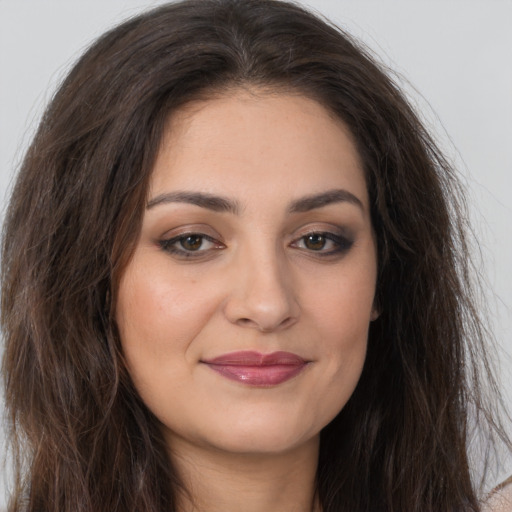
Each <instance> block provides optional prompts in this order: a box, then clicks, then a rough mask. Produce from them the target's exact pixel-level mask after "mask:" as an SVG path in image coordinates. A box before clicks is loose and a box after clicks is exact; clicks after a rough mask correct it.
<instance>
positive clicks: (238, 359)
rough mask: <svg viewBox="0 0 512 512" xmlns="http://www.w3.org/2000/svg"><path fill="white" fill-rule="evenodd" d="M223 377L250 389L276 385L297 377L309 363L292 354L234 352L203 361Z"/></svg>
mask: <svg viewBox="0 0 512 512" xmlns="http://www.w3.org/2000/svg"><path fill="white" fill-rule="evenodd" d="M201 362H202V363H204V364H206V365H207V366H208V367H209V368H211V369H212V370H214V371H216V372H217V373H219V374H220V375H222V376H223V377H225V378H227V379H230V380H234V381H237V382H240V383H242V384H246V385H249V386H259V387H271V386H277V385H278V384H281V383H283V382H285V381H287V380H290V379H291V378H293V377H295V376H296V375H298V374H299V373H300V372H302V370H304V369H305V368H306V366H307V365H308V363H309V361H306V360H305V359H303V358H302V357H300V356H298V355H296V354H292V353H291V352H272V353H270V354H261V353H259V352H253V351H241V352H231V353H229V354H223V355H221V356H218V357H215V358H213V359H208V360H205V361H201Z"/></svg>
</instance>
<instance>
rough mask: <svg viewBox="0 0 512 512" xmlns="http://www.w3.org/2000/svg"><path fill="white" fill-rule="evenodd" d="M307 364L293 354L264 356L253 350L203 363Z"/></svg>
mask: <svg viewBox="0 0 512 512" xmlns="http://www.w3.org/2000/svg"><path fill="white" fill-rule="evenodd" d="M306 362H307V361H306V360H305V359H303V358H302V357H300V356H298V355H297V354H293V353H291V352H282V351H280V352H272V353H270V354H262V353H260V352H256V351H252V350H244V351H239V352H230V353H228V354H222V355H220V356H217V357H214V358H212V359H207V360H203V363H206V364H216V365H224V366H272V365H287V366H300V365H303V364H305V363H306Z"/></svg>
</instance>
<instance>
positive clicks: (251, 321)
mask: <svg viewBox="0 0 512 512" xmlns="http://www.w3.org/2000/svg"><path fill="white" fill-rule="evenodd" d="M269 252H274V254H268V255H262V254H261V252H259V253H258V254H252V255H247V254H245V255H240V257H239V258H238V260H237V261H236V263H234V266H233V267H232V270H233V273H230V276H229V279H231V282H230V294H229V296H228V298H227V300H226V302H225V306H224V313H225V315H226V317H227V319H228V320H229V321H230V322H231V323H234V324H236V325H239V326H242V327H249V328H253V329H257V330H259V331H261V332H274V331H279V330H281V329H286V328H288V327H291V326H292V325H293V324H295V323H296V322H297V320H298V318H299V315H300V306H299V302H298V300H297V297H296V295H295V293H294V286H293V276H292V275H291V272H290V270H289V268H288V266H287V263H286V261H284V260H285V258H284V256H283V257H282V258H280V257H279V255H278V254H276V253H275V251H269Z"/></svg>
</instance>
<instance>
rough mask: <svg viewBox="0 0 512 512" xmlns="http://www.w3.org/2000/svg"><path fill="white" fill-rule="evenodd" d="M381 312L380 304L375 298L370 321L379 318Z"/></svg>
mask: <svg viewBox="0 0 512 512" xmlns="http://www.w3.org/2000/svg"><path fill="white" fill-rule="evenodd" d="M381 313H382V309H381V308H380V305H379V303H378V301H377V299H376V298H375V299H374V300H373V307H372V312H371V314H370V322H373V321H374V320H377V318H379V316H380V314H381Z"/></svg>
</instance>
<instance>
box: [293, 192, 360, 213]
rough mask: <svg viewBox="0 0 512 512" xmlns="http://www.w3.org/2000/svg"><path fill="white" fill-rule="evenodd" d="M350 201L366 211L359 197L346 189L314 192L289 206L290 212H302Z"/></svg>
mask: <svg viewBox="0 0 512 512" xmlns="http://www.w3.org/2000/svg"><path fill="white" fill-rule="evenodd" d="M345 202H346V203H350V204H353V205H355V206H358V207H359V208H360V209H361V210H363V211H364V206H363V203H362V201H361V200H360V199H359V198H357V197H356V196H355V195H354V194H352V193H351V192H349V191H348V190H345V189H341V188H340V189H333V190H327V191H326V192H322V193H320V194H313V195H310V196H306V197H302V198H301V199H297V200H296V201H293V202H292V204H291V205H290V207H289V208H288V212H289V213H302V212H308V211H310V210H314V209H316V208H322V207H323V206H328V205H330V204H333V203H345Z"/></svg>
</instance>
